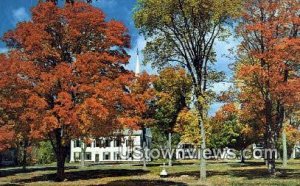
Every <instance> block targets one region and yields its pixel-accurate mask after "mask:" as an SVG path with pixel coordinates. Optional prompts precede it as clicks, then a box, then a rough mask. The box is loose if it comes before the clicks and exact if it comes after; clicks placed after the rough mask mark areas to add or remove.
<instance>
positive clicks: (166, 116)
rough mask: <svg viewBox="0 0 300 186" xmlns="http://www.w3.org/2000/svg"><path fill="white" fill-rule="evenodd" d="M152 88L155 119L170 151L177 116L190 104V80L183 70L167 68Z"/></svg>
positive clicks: (170, 158) (170, 159) (170, 162)
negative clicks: (155, 99) (155, 98)
mask: <svg viewBox="0 0 300 186" xmlns="http://www.w3.org/2000/svg"><path fill="white" fill-rule="evenodd" d="M154 88H155V90H156V96H157V101H156V107H157V109H156V113H155V119H156V120H157V125H158V126H159V128H160V130H161V131H163V132H164V133H165V135H167V136H168V148H169V149H170V150H171V148H172V133H173V132H174V127H175V124H176V120H177V117H178V114H179V113H180V112H181V110H182V109H183V108H185V107H187V106H188V104H189V102H190V97H191V88H192V80H191V77H190V76H189V75H187V73H186V72H185V70H184V69H183V68H179V67H167V68H165V69H163V70H162V71H161V72H160V73H159V76H158V77H157V79H156V80H155V81H154ZM169 166H172V157H169Z"/></svg>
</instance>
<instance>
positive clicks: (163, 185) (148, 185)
mask: <svg viewBox="0 0 300 186" xmlns="http://www.w3.org/2000/svg"><path fill="white" fill-rule="evenodd" d="M105 185H109V186H117V185H119V186H120V185H123V186H125V185H130V186H141V185H142V186H153V185H155V186H167V185H168V186H169V185H178V186H186V185H187V184H186V183H182V182H173V181H165V180H117V181H112V182H109V183H107V184H105Z"/></svg>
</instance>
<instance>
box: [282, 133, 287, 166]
mask: <svg viewBox="0 0 300 186" xmlns="http://www.w3.org/2000/svg"><path fill="white" fill-rule="evenodd" d="M282 150H283V154H282V166H283V167H284V168H285V167H286V166H287V147H286V133H285V128H284V127H283V129H282Z"/></svg>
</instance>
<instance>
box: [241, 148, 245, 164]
mask: <svg viewBox="0 0 300 186" xmlns="http://www.w3.org/2000/svg"><path fill="white" fill-rule="evenodd" d="M241 163H245V157H244V149H242V150H241Z"/></svg>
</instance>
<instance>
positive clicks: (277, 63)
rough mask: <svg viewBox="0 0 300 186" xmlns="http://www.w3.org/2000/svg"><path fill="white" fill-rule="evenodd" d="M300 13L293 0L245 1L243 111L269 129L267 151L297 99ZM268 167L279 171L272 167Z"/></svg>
mask: <svg viewBox="0 0 300 186" xmlns="http://www.w3.org/2000/svg"><path fill="white" fill-rule="evenodd" d="M299 8H300V3H299V2H298V1H294V0H274V1H264V0H251V1H247V2H246V3H245V7H244V9H245V11H244V14H243V17H242V18H243V21H242V23H241V25H240V27H239V28H238V33H239V34H240V36H242V38H243V41H242V43H241V48H240V54H241V56H242V59H241V61H240V64H239V65H238V66H237V78H238V79H239V81H240V84H239V85H240V88H241V96H240V98H241V100H242V108H243V111H244V114H245V117H249V118H256V123H259V124H261V125H263V127H264V128H265V132H264V138H265V147H266V148H275V142H276V140H277V139H278V136H279V132H280V130H281V128H282V123H283V120H284V113H285V110H286V108H287V107H292V106H293V104H294V102H295V100H296V97H297V94H299V89H300V79H299V74H297V66H299V64H300V61H299V59H300V58H299V57H300V56H299V54H300V53H299V49H300V48H299V46H300V39H299V24H300V18H299ZM273 160H274V159H273ZM273 160H272V161H273ZM269 167H270V169H269V170H270V171H271V172H274V171H275V163H274V162H271V164H270V166H269Z"/></svg>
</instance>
